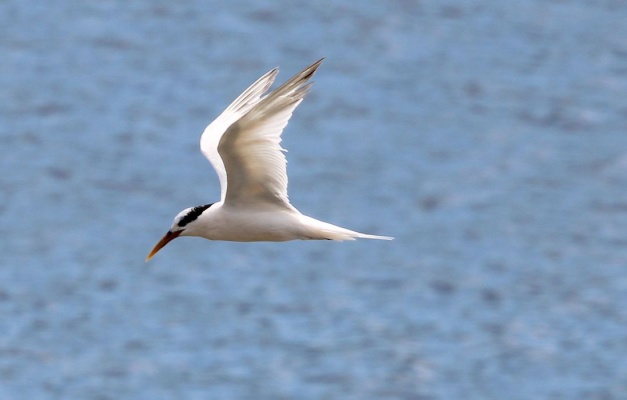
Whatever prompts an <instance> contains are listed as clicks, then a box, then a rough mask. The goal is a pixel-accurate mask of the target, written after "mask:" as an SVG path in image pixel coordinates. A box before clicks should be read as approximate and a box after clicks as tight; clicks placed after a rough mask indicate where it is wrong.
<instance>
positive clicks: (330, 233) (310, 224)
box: [301, 215, 394, 241]
mask: <svg viewBox="0 0 627 400" xmlns="http://www.w3.org/2000/svg"><path fill="white" fill-rule="evenodd" d="M301 218H302V222H303V223H304V225H305V227H306V229H307V233H306V234H305V236H306V238H307V239H318V240H324V239H326V240H339V241H343V240H355V239H376V240H394V238H393V237H391V236H379V235H369V234H367V233H360V232H355V231H351V230H350V229H346V228H341V227H339V226H336V225H333V224H329V223H327V222H322V221H319V220H317V219H314V218H311V217H307V216H305V215H302V216H301Z"/></svg>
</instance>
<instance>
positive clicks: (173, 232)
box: [146, 204, 212, 262]
mask: <svg viewBox="0 0 627 400" xmlns="http://www.w3.org/2000/svg"><path fill="white" fill-rule="evenodd" d="M211 206H212V204H205V205H202V206H196V207H190V208H186V209H184V210H183V211H181V212H180V213H178V214H177V215H176V217H174V221H172V226H171V227H170V229H169V230H168V232H166V234H165V235H163V237H162V238H161V240H159V242H158V243H157V244H156V245H155V247H153V248H152V250H151V251H150V253H149V254H148V257H146V262H148V261H149V260H150V259H151V258H152V257H153V256H154V255H155V254H157V252H158V251H159V250H161V249H162V248H163V247H164V246H165V245H166V244H168V243H170V242H171V241H172V240H174V239H176V238H177V237H179V236H181V235H184V233H183V232H185V231H186V230H187V229H189V228H190V227H192V226H193V225H194V222H195V221H196V220H197V219H198V217H199V216H200V215H201V214H202V213H203V211H205V210H206V209H208V208H209V207H211Z"/></svg>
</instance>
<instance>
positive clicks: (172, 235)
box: [146, 231, 183, 262]
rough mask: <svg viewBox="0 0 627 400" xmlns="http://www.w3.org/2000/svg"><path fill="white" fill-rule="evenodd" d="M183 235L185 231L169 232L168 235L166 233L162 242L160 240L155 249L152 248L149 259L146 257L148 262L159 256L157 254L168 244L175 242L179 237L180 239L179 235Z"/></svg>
mask: <svg viewBox="0 0 627 400" xmlns="http://www.w3.org/2000/svg"><path fill="white" fill-rule="evenodd" d="M181 233H183V231H176V232H172V231H168V233H166V234H165V235H164V236H163V237H162V238H161V240H159V243H157V244H156V245H155V247H153V248H152V250H150V253H149V254H148V257H146V262H148V261H150V259H151V258H152V257H153V256H154V255H155V254H157V252H158V251H159V250H161V249H162V248H163V247H164V246H165V245H166V244H168V243H170V242H171V241H173V240H174V239H176V238H177V237H179V235H180V234H181Z"/></svg>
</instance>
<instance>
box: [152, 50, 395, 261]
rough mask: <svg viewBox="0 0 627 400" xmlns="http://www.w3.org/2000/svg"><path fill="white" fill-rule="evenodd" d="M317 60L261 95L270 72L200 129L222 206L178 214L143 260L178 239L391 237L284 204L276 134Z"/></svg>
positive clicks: (284, 180) (270, 81)
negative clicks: (315, 216)
mask: <svg viewBox="0 0 627 400" xmlns="http://www.w3.org/2000/svg"><path fill="white" fill-rule="evenodd" d="M323 60H324V58H321V59H320V60H318V61H316V62H314V63H313V64H311V65H310V66H308V67H307V68H305V69H303V70H302V71H301V72H299V73H297V74H296V75H294V76H293V77H292V78H290V79H289V80H287V81H286V82H285V83H283V84H282V85H281V86H279V87H278V88H276V89H275V90H273V91H271V92H269V93H266V92H268V90H269V89H270V86H272V84H273V82H274V80H275V78H276V76H277V74H278V72H279V69H278V68H274V69H272V70H270V71H268V72H267V73H266V74H264V75H263V76H262V77H260V78H259V79H258V80H257V81H255V83H253V84H252V85H250V87H248V89H246V90H244V92H243V93H242V94H240V95H239V96H238V97H237V98H236V99H235V100H234V101H233V102H232V103H231V104H230V105H229V106H228V107H227V108H226V109H225V110H224V111H223V112H222V113H221V114H220V115H219V116H218V117H217V118H216V119H215V120H214V121H213V122H211V123H210V124H209V125H208V126H207V127H206V128H205V130H204V131H203V133H202V135H201V138H200V150H201V152H202V153H203V154H204V156H205V157H206V158H207V159H208V160H209V162H210V163H211V165H212V166H213V168H214V169H215V171H216V173H217V175H218V178H219V181H220V201H218V202H215V203H210V204H205V205H200V206H196V207H190V208H186V209H185V210H183V211H181V212H180V213H178V214H177V215H176V217H175V218H174V221H173V222H172V226H171V227H170V229H168V231H167V233H166V234H165V235H164V236H163V237H162V238H161V240H159V242H157V244H156V245H155V246H154V247H153V248H152V250H151V251H150V253H149V254H148V256H147V257H146V262H147V261H149V260H150V259H151V258H152V257H153V256H154V255H155V254H156V253H157V252H158V251H159V250H161V249H162V248H163V247H164V246H165V245H166V244H168V243H169V242H171V241H172V240H174V239H176V238H177V237H180V236H197V237H202V238H205V239H209V240H223V241H234V242H259V241H270V242H283V241H288V240H299V239H300V240H338V241H343V240H355V239H380V240H392V239H393V238H392V237H389V236H377V235H369V234H365V233H360V232H356V231H353V230H350V229H346V228H342V227H339V226H336V225H332V224H330V223H327V222H323V221H320V220H317V219H314V218H312V217H309V216H306V215H304V214H302V213H301V212H300V211H298V210H297V209H296V208H295V207H294V206H293V205H292V204H290V201H289V198H288V195H287V165H286V164H287V160H286V158H285V154H284V152H285V150H284V149H283V148H282V147H281V145H280V143H281V134H282V133H283V129H284V128H285V127H286V125H287V123H288V121H289V119H290V118H291V116H292V113H293V112H294V110H295V109H296V107H298V105H299V104H300V103H301V102H302V101H303V98H304V97H305V95H306V94H307V93H308V92H309V89H310V88H311V84H312V83H311V82H309V80H310V79H311V77H312V76H313V75H314V73H315V72H316V70H317V69H318V67H319V66H320V64H321V63H322V61H323Z"/></svg>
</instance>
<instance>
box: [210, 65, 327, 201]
mask: <svg viewBox="0 0 627 400" xmlns="http://www.w3.org/2000/svg"><path fill="white" fill-rule="evenodd" d="M321 63H322V59H320V60H318V61H316V62H315V63H313V64H312V65H310V66H309V67H307V68H305V69H304V70H303V71H301V72H299V73H298V74H296V75H295V76H294V77H292V78H291V79H290V80H288V81H287V82H285V83H284V84H283V85H281V86H280V87H278V88H277V89H276V90H274V91H273V92H271V93H269V94H268V95H267V96H264V97H262V98H261V99H258V100H256V101H255V102H254V103H252V105H251V103H250V102H249V103H248V104H247V106H246V107H244V108H245V111H244V112H243V113H241V118H239V119H237V120H236V121H232V122H231V123H230V124H229V126H228V127H227V128H226V132H225V133H224V134H223V135H222V136H221V138H220V140H219V144H218V153H219V155H220V157H221V159H222V163H223V166H224V167H225V168H226V182H227V184H226V188H227V190H226V197H225V200H224V201H225V205H228V206H254V207H259V206H262V205H263V204H272V205H279V206H285V207H288V208H290V209H291V208H292V207H291V206H290V204H289V200H288V196H287V168H286V164H287V161H286V159H285V155H284V154H283V151H284V149H283V148H281V145H280V143H281V133H282V132H283V129H284V128H285V126H286V125H287V122H288V121H289V119H290V117H291V116H292V113H293V112H294V109H295V108H296V107H297V106H298V105H299V104H300V102H301V101H302V100H303V98H304V96H305V95H306V94H307V91H308V89H309V87H310V85H311V83H307V81H308V80H309V79H310V78H311V77H312V76H313V74H314V73H315V72H316V69H317V68H318V67H319V66H320V64H321ZM272 78H274V75H272ZM253 86H254V85H253ZM260 86H261V85H260ZM251 97H252V96H251ZM229 108H230V107H229ZM227 110H228V109H227ZM208 129H209V128H208ZM210 160H211V159H210ZM212 163H213V161H212ZM222 188H223V190H224V185H222Z"/></svg>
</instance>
